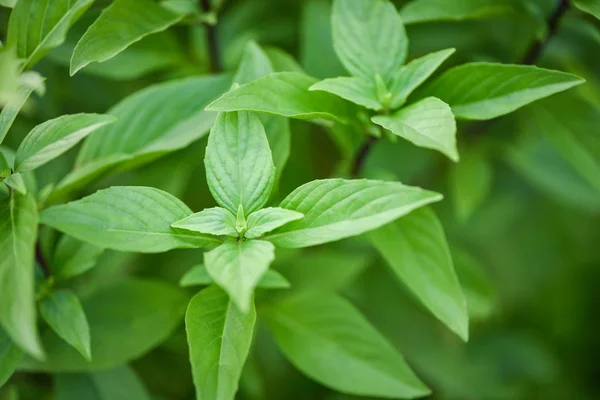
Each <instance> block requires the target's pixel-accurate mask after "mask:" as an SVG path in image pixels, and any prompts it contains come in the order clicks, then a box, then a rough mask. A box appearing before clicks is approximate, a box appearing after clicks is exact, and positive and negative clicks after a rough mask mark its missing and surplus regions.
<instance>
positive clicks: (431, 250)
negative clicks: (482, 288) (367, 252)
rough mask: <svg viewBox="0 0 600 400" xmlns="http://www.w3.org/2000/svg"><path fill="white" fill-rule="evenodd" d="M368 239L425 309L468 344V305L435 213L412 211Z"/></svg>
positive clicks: (426, 210)
mask: <svg viewBox="0 0 600 400" xmlns="http://www.w3.org/2000/svg"><path fill="white" fill-rule="evenodd" d="M369 239H371V243H373V245H374V246H375V247H376V248H377V250H379V252H380V253H381V255H382V256H383V258H385V260H386V261H387V262H388V264H389V266H390V267H391V268H392V271H393V272H394V273H395V274H396V276H397V277H398V278H399V279H400V280H401V281H402V282H403V283H404V284H405V285H406V287H408V288H409V289H410V291H412V293H413V294H414V295H415V296H416V297H417V298H418V299H419V300H420V301H421V302H422V303H423V304H424V305H425V307H427V308H428V309H429V310H430V311H431V312H432V313H433V315H435V316H436V317H437V318H438V319H439V320H440V321H442V322H443V323H444V324H446V325H447V326H448V327H449V328H450V329H451V330H452V331H453V332H455V333H456V334H457V335H458V336H460V337H461V338H462V339H463V340H464V341H467V340H468V337H469V319H468V315H467V304H466V302H465V299H464V297H463V294H462V291H461V288H460V284H459V283H458V278H457V277H456V273H455V272H454V265H453V264H452V257H451V256H450V250H449V249H448V244H447V243H446V237H445V235H444V230H443V228H442V225H441V223H440V222H439V220H438V219H437V217H436V215H435V213H434V212H433V211H432V210H431V209H429V208H423V209H421V210H417V211H414V212H412V213H410V214H409V215H407V216H405V217H404V218H401V219H399V220H397V221H396V222H394V223H392V224H388V225H386V226H384V227H382V228H380V229H378V230H376V231H373V232H371V233H370V234H369Z"/></svg>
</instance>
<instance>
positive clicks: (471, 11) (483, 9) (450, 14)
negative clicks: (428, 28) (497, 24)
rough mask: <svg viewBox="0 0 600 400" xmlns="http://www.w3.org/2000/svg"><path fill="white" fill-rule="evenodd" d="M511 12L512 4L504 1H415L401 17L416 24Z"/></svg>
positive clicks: (485, 16)
mask: <svg viewBox="0 0 600 400" xmlns="http://www.w3.org/2000/svg"><path fill="white" fill-rule="evenodd" d="M511 10H512V8H511V5H510V2H509V1H502V0H501V1H498V0H460V1H446V0H414V1H411V2H410V3H408V4H407V5H406V6H404V7H403V8H402V9H401V10H400V15H401V16H402V20H403V21H404V23H405V24H416V23H422V22H431V21H462V20H465V19H480V18H489V17H494V16H497V15H503V14H507V13H509V12H510V11H511Z"/></svg>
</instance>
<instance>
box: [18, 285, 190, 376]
mask: <svg viewBox="0 0 600 400" xmlns="http://www.w3.org/2000/svg"><path fill="white" fill-rule="evenodd" d="M187 302H188V297H187V296H186V295H185V294H184V293H182V292H181V290H180V289H178V288H175V287H173V286H171V285H167V284H165V283H162V282H153V281H144V280H131V279H130V280H124V281H120V282H118V283H115V284H112V285H109V286H105V287H103V288H102V289H100V290H99V291H97V292H95V293H94V294H93V295H92V296H91V297H89V298H87V299H83V301H82V305H83V310H84V311H85V315H86V316H87V320H88V323H89V326H90V337H91V339H92V342H91V343H92V361H91V362H89V361H87V360H86V359H85V358H84V357H83V356H82V355H81V354H79V353H78V352H77V351H76V350H75V349H73V348H72V347H71V346H70V345H68V344H67V343H66V342H65V341H64V340H62V339H61V338H59V337H58V336H56V334H54V333H53V332H50V331H48V332H47V333H46V334H45V335H44V336H43V343H44V348H45V349H46V350H47V360H46V362H45V363H40V362H35V361H33V360H26V362H25V363H24V364H23V368H25V369H26V370H31V371H48V372H81V371H95V370H103V369H108V368H114V367H116V366H118V365H121V364H124V363H127V362H129V361H131V360H135V359H137V358H139V357H141V356H142V355H144V354H146V353H147V352H148V351H150V350H151V349H153V348H154V347H156V346H157V345H159V344H160V343H162V342H163V341H164V340H165V339H167V338H168V337H169V336H170V335H171V334H172V333H173V331H174V330H175V329H176V328H177V327H178V326H180V324H181V321H182V318H183V315H184V313H185V307H186V305H187ZM125 304H126V305H127V307H124V305H125Z"/></svg>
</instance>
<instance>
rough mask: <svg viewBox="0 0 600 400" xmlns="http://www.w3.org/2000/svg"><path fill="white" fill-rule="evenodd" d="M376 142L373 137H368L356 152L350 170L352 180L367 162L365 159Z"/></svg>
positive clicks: (358, 174)
mask: <svg viewBox="0 0 600 400" xmlns="http://www.w3.org/2000/svg"><path fill="white" fill-rule="evenodd" d="M375 142H377V138H376V137H375V136H371V135H369V136H368V137H367V138H366V139H365V141H364V142H363V144H362V146H361V147H360V149H358V151H357V152H356V155H355V156H354V160H352V169H351V170H350V176H351V177H352V178H358V177H359V176H360V174H361V172H362V170H363V168H364V166H365V162H366V161H367V157H368V156H369V153H370V152H371V149H372V148H373V145H374V144H375Z"/></svg>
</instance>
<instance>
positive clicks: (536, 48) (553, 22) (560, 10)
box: [521, 0, 570, 65]
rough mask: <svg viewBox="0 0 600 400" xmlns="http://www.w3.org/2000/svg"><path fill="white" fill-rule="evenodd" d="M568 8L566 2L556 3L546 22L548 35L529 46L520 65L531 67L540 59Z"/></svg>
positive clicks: (564, 0) (563, 0) (562, 0)
mask: <svg viewBox="0 0 600 400" xmlns="http://www.w3.org/2000/svg"><path fill="white" fill-rule="evenodd" d="M569 8H570V5H569V2H568V0H560V1H559V2H558V6H556V8H555V9H554V11H553V12H552V14H551V15H550V17H549V18H548V22H547V25H548V34H547V35H546V37H545V38H543V39H538V40H536V41H535V42H533V43H532V44H531V46H530V47H529V49H528V50H527V52H526V53H525V56H524V57H523V61H521V64H525V65H533V64H535V63H536V62H537V60H538V59H539V58H540V56H541V55H542V53H543V52H544V49H545V48H546V46H547V45H548V42H549V41H550V39H552V38H553V37H554V36H555V35H556V32H557V31H558V25H559V23H560V20H561V19H562V17H563V16H564V15H565V13H566V12H567V11H569Z"/></svg>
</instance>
